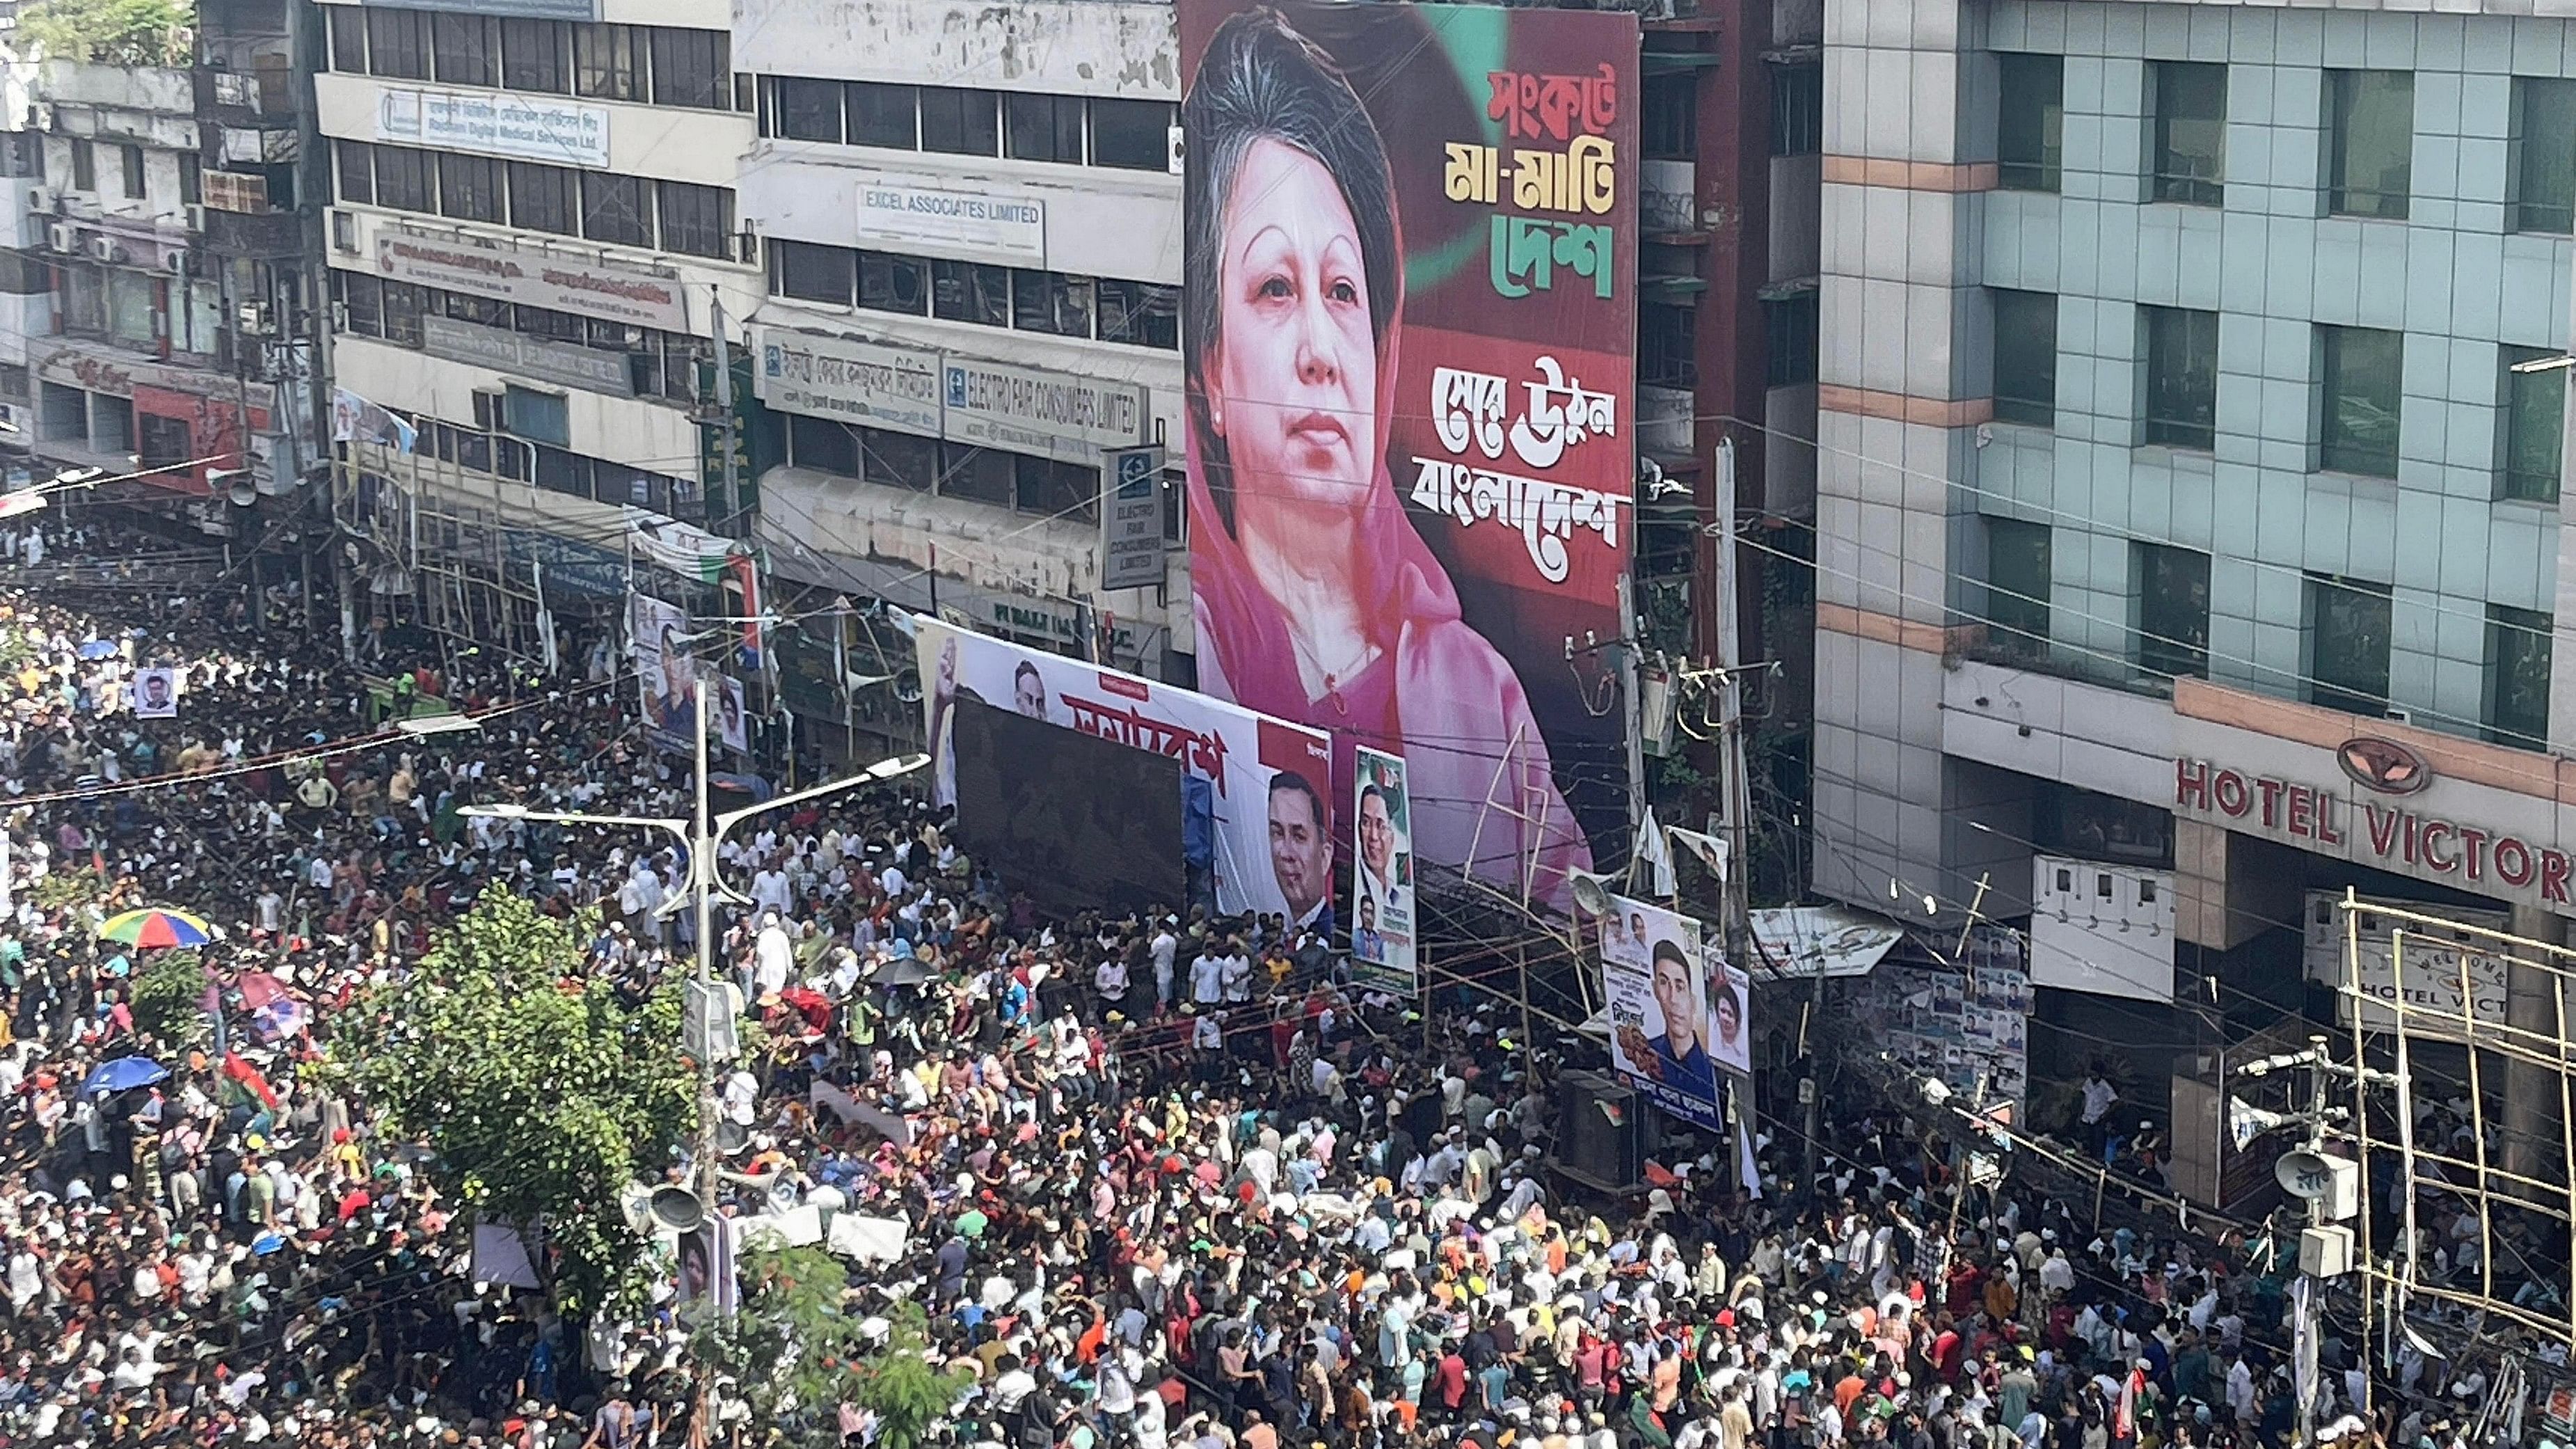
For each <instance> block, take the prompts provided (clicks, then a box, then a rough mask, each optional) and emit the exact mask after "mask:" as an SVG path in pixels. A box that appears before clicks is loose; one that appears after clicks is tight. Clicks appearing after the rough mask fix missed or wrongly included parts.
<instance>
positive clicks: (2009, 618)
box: [1984, 517, 2049, 655]
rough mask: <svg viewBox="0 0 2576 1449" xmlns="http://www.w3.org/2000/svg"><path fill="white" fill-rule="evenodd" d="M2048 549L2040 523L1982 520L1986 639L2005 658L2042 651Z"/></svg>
mask: <svg viewBox="0 0 2576 1449" xmlns="http://www.w3.org/2000/svg"><path fill="white" fill-rule="evenodd" d="M2048 544H2049V529H2048V525H2047V524H2045V523H2026V522H2024V521H2022V520H2021V519H2018V518H1993V517H1989V518H1987V519H1986V587H1985V590H1984V592H1985V596H1986V597H1985V605H1986V608H1985V620H1986V637H1987V638H1988V639H1989V640H1990V641H1991V642H1992V643H1994V644H1995V645H1996V646H1997V647H1999V648H2001V649H2004V650H2006V651H2008V652H2010V653H2014V654H2025V655H2035V654H2041V653H2045V652H2046V651H2047V648H2048Z"/></svg>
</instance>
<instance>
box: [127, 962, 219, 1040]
mask: <svg viewBox="0 0 2576 1449" xmlns="http://www.w3.org/2000/svg"><path fill="white" fill-rule="evenodd" d="M133 1006H134V1026H135V1030H137V1031H139V1032H141V1033H142V1034H143V1035H145V1036H148V1037H150V1038H152V1039H153V1040H154V1041H156V1042H159V1043H160V1044H162V1045H163V1046H165V1047H177V1046H189V1045H193V1044H194V1043H195V1042H196V1040H197V1039H198V1038H199V1037H203V1036H211V1035H213V1032H212V1031H211V1029H210V1028H208V1027H207V1025H206V1009H205V1008H206V966H205V963H204V962H203V961H201V960H199V959H198V957H197V953H196V952H194V951H190V950H186V949H179V950H170V951H154V952H152V953H151V954H150V958H149V959H148V960H146V961H145V962H144V965H143V969H142V970H141V971H138V972H136V973H135V976H134V998H133Z"/></svg>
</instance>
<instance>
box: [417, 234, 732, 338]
mask: <svg viewBox="0 0 2576 1449" xmlns="http://www.w3.org/2000/svg"><path fill="white" fill-rule="evenodd" d="M376 275H378V276H380V277H383V278H385V279H386V280H387V281H393V282H410V283H412V284H413V285H415V286H421V287H439V288H443V289H445V290H447V291H450V292H463V293H465V294H466V295H467V296H470V297H484V298H488V299H490V300H492V301H495V302H524V303H526V304H527V305H529V306H531V307H545V308H548V309H551V310H553V311H557V312H577V313H580V314H581V315H582V316H584V317H596V318H598V319H600V320H601V321H603V322H626V323H631V324H633V325H635V326H638V327H659V328H661V329H662V330H663V331H665V332H691V331H694V330H696V329H694V328H692V327H690V326H689V300H688V297H687V296H686V295H685V294H684V293H682V292H681V290H680V279H679V278H677V277H666V276H660V275H657V274H655V273H653V272H647V271H644V270H641V269H640V268H636V267H621V266H614V265H611V264H609V263H606V262H594V261H584V260H580V259H578V258H573V257H560V256H556V255H554V254H552V253H550V252H545V251H540V250H538V249H536V248H533V247H521V246H512V245H511V244H509V243H508V242H501V241H484V240H476V241H463V240H458V239H453V238H448V237H435V236H423V235H419V234H416V233H413V232H409V231H402V230H393V231H386V232H382V233H379V234H378V235H377V237H376Z"/></svg>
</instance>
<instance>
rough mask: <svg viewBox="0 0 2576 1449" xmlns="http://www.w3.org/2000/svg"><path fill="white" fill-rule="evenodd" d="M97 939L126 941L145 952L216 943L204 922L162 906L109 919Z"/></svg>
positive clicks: (120, 913) (128, 912)
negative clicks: (160, 948)
mask: <svg viewBox="0 0 2576 1449" xmlns="http://www.w3.org/2000/svg"><path fill="white" fill-rule="evenodd" d="M98 936H99V939H100V940H102V941H123V942H124V943H125V944H127V945H129V946H133V947H136V948H138V949H145V950H148V949H151V948H153V947H156V946H202V945H204V944H206V943H207V942H208V941H210V940H212V939H214V936H213V933H212V932H210V931H208V930H207V929H206V923H205V922H203V921H201V920H198V919H197V918H196V917H194V916H192V915H189V914H188V913H187V912H186V911H174V910H170V909H167V908H166V907H162V906H145V907H143V908H142V909H141V910H133V911H122V912H119V913H118V914H116V915H113V916H110V917H108V919H107V922H106V924H104V925H102V926H100V927H99V928H98Z"/></svg>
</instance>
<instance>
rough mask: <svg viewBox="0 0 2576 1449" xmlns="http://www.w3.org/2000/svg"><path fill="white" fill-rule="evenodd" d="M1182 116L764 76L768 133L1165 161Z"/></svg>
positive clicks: (1108, 102)
mask: <svg viewBox="0 0 2576 1449" xmlns="http://www.w3.org/2000/svg"><path fill="white" fill-rule="evenodd" d="M1179 117H1180V111H1179V108H1178V107H1177V106H1174V105H1173V104H1172V103H1171V102H1169V101H1136V100H1116V99H1111V98H1109V97H1105V96H1103V97H1091V96H1057V95H1044V94H1038V93H1032V92H1026V91H991V90H976V89H969V88H965V87H959V86H915V85H888V84H884V83H882V82H878V81H837V80H815V79H810V78H807V77H803V76H783V75H765V76H762V77H761V78H760V134H762V135H764V136H775V137H777V138H778V139H780V140H784V141H826V142H830V143H833V144H835V145H848V146H877V147H883V148H885V149H887V150H893V151H937V152H943V153H946V154H949V155H955V156H1008V157H1010V158H1011V159H1013V160H1015V161H1058V162H1063V163H1066V164H1068V165H1074V166H1082V165H1091V166H1115V167H1120V168H1124V169H1126V170H1130V171H1161V170H1163V169H1165V167H1166V166H1167V165H1168V164H1169V161H1170V156H1171V128H1172V126H1173V124H1174V123H1175V122H1176V121H1177V120H1178V119H1179Z"/></svg>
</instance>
